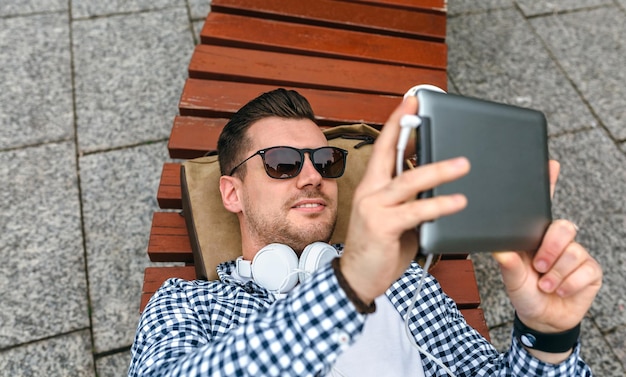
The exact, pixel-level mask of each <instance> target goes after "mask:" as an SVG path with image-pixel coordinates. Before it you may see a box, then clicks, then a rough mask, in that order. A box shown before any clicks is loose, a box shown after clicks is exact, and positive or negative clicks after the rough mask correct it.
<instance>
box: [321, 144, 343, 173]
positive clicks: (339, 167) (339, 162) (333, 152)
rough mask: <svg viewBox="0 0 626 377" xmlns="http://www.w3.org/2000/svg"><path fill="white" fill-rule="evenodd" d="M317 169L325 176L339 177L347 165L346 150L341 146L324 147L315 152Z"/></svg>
mask: <svg viewBox="0 0 626 377" xmlns="http://www.w3.org/2000/svg"><path fill="white" fill-rule="evenodd" d="M313 161H314V164H315V169H316V170H317V171H318V172H319V173H320V175H321V176H322V177H324V178H339V177H341V176H342V175H343V172H344V170H345V167H346V159H345V154H344V152H343V151H342V150H341V149H339V148H334V147H324V148H320V149H317V150H316V151H315V152H314V153H313Z"/></svg>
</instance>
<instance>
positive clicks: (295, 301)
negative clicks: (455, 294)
mask: <svg viewBox="0 0 626 377" xmlns="http://www.w3.org/2000/svg"><path fill="white" fill-rule="evenodd" d="M234 268H235V263H234V262H227V263H224V264H222V265H220V266H218V275H219V277H220V281H184V280H181V279H170V280H168V281H166V282H165V283H164V285H163V286H162V287H161V288H160V289H159V290H158V292H156V293H155V295H154V296H153V297H152V299H151V300H150V302H149V303H148V305H147V306H146V308H145V310H144V312H143V314H142V317H141V320H140V323H139V327H138V329H137V334H136V336H135V341H134V343H133V346H132V350H131V352H132V361H131V365H130V369H129V372H128V375H129V376H200V375H202V376H324V375H326V374H327V373H328V372H329V371H330V370H331V368H332V366H333V364H334V363H335V361H336V360H337V357H338V356H339V355H340V354H341V352H342V350H345V349H346V348H347V347H349V346H350V345H351V344H352V343H353V342H354V341H355V339H357V337H358V336H359V334H360V332H361V331H362V329H363V324H364V321H365V319H366V317H367V316H366V315H362V314H359V313H358V312H357V311H356V310H355V307H354V305H353V304H352V303H351V302H350V301H349V300H348V298H347V297H346V295H345V292H344V291H343V290H342V288H341V287H340V286H339V284H338V282H337V279H336V277H335V275H334V273H333V271H332V268H331V267H330V266H326V267H323V268H321V269H320V270H318V271H316V273H315V274H313V276H312V278H310V279H308V280H307V281H306V282H305V283H303V284H301V285H300V286H298V287H296V288H294V290H292V291H291V292H290V293H289V294H288V295H287V297H286V298H283V299H276V298H275V297H274V295H273V294H271V293H269V292H268V291H267V290H265V289H263V288H261V287H260V286H259V285H257V284H256V283H254V282H251V281H250V282H246V283H244V282H241V281H238V280H235V279H233V278H231V277H230V275H231V273H232V271H233V270H234ZM422 273H423V270H422V269H421V268H420V267H419V265H417V264H416V263H413V264H411V266H410V267H409V268H408V269H407V271H406V272H405V273H404V275H403V276H402V277H401V278H400V279H399V280H398V281H396V282H395V283H394V284H393V285H392V286H391V287H390V288H389V290H388V291H387V292H386V295H387V297H388V298H389V300H390V301H391V303H392V304H393V306H394V307H395V308H396V309H397V310H398V312H399V313H400V315H401V316H402V318H404V317H405V315H406V311H407V310H408V306H409V305H410V301H411V299H412V297H413V292H414V291H415V288H416V286H417V283H418V282H419V278H420V276H421V274H422ZM410 329H411V332H412V333H413V336H414V337H415V340H416V341H417V343H418V344H420V345H421V346H423V347H425V348H426V349H427V350H428V351H429V352H430V353H431V354H433V355H434V356H435V357H437V358H439V359H440V360H441V361H442V362H443V363H445V364H446V365H448V366H449V368H451V369H452V371H453V372H454V373H455V375H456V376H459V377H460V376H591V375H592V374H591V371H590V370H589V368H588V366H587V365H586V364H585V363H584V362H583V361H582V360H581V359H580V358H579V349H580V346H576V348H575V350H574V352H573V354H572V355H571V356H570V357H569V358H568V359H567V360H566V361H564V362H563V363H561V364H559V365H551V364H546V363H543V362H541V361H539V360H537V359H535V358H533V357H532V356H531V355H530V354H529V353H528V352H526V351H525V350H524V348H523V347H522V346H521V345H520V344H519V343H518V342H517V340H515V339H514V338H513V341H512V345H511V347H510V349H509V351H508V352H506V353H503V354H499V353H498V352H497V351H496V350H495V349H494V348H493V346H492V345H491V344H490V343H489V342H487V340H486V339H485V338H483V337H482V336H481V335H480V334H479V333H478V332H476V331H475V330H474V329H473V328H472V327H470V326H469V325H467V323H466V322H465V320H464V319H463V317H462V315H461V313H460V312H459V310H458V309H457V307H456V305H455V303H454V301H452V299H450V298H449V297H448V296H447V295H445V294H444V293H443V291H442V290H441V287H440V286H439V284H438V283H437V281H436V280H435V279H434V278H433V277H432V276H430V275H427V278H426V280H425V283H424V286H423V287H422V290H421V292H420V298H419V300H418V301H417V304H416V308H415V309H414V310H413V314H412V316H411V318H410ZM422 362H423V367H424V371H425V374H426V376H446V373H445V372H444V371H443V370H441V369H440V368H438V367H437V365H436V364H435V363H433V362H432V361H431V360H429V359H428V358H426V357H424V356H422Z"/></svg>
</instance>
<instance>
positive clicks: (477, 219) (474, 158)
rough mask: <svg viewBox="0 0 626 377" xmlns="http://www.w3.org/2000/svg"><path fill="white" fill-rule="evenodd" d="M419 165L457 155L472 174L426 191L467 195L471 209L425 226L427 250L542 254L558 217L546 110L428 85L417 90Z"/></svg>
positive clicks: (421, 231) (422, 240)
mask: <svg viewBox="0 0 626 377" xmlns="http://www.w3.org/2000/svg"><path fill="white" fill-rule="evenodd" d="M417 98H418V100H419V111H418V115H419V117H420V118H421V119H422V125H421V126H420V127H419V128H418V131H417V141H416V143H417V145H416V150H417V157H418V163H419V164H428V163H431V162H437V161H442V160H446V159H450V158H454V157H458V156H465V157H467V158H468V159H469V161H470V164H471V170H470V172H469V173H468V175H467V176H465V177H463V178H461V179H459V180H457V181H454V182H450V183H446V184H443V185H441V186H438V187H435V188H434V189H432V190H430V191H428V192H423V193H420V195H419V197H420V198H427V197H433V196H438V195H447V194H453V193H462V194H464V195H465V196H466V197H467V207H466V208H465V209H464V210H462V211H461V212H458V213H456V214H453V215H449V216H444V217H441V218H439V219H436V220H434V221H431V222H426V223H423V224H422V225H421V226H420V227H419V238H420V249H421V252H422V253H424V254H457V253H469V252H483V251H485V252H493V251H507V250H515V251H535V250H537V248H538V247H539V245H540V243H541V240H542V238H543V235H544V233H545V231H546V229H547V227H548V225H549V224H550V222H551V221H552V213H551V201H550V182H549V172H548V145H547V140H548V136H547V122H546V118H545V116H544V114H543V113H541V112H539V111H536V110H532V109H526V108H520V107H516V106H511V105H505V104H501V103H495V102H490V101H484V100H480V99H476V98H470V97H464V96H459V95H453V94H443V93H437V92H433V91H428V90H420V91H418V93H417Z"/></svg>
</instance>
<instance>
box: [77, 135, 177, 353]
mask: <svg viewBox="0 0 626 377" xmlns="http://www.w3.org/2000/svg"><path fill="white" fill-rule="evenodd" d="M166 159H167V147H166V144H165V143H155V144H151V145H144V146H140V147H136V148H129V149H123V150H118V151H112V152H107V153H97V154H91V155H88V156H84V157H82V158H81V159H80V169H81V182H82V197H83V214H84V215H83V217H84V224H85V234H86V244H87V262H88V269H89V279H90V282H91V284H90V294H91V295H90V297H91V304H92V324H93V334H94V342H95V350H96V352H97V353H99V352H106V351H109V350H112V349H117V348H121V347H126V346H129V345H130V344H131V343H132V341H133V337H134V334H135V330H136V328H137V322H138V320H139V300H140V296H141V285H142V282H143V273H144V268H145V267H146V266H147V265H148V264H149V262H148V257H147V254H146V248H147V245H148V236H149V234H150V224H151V221H152V213H153V211H154V210H156V209H157V204H156V192H157V188H158V184H159V179H160V175H161V168H162V165H163V162H164V161H165V160H166Z"/></svg>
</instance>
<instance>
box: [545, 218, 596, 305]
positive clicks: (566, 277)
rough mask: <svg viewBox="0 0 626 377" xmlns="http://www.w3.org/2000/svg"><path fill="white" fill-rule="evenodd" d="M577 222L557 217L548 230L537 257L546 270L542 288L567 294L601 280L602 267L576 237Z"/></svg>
mask: <svg viewBox="0 0 626 377" xmlns="http://www.w3.org/2000/svg"><path fill="white" fill-rule="evenodd" d="M576 233H577V229H576V226H575V225H574V224H573V223H571V222H569V221H566V220H558V221H555V222H554V223H553V224H552V225H551V226H550V227H549V228H548V231H547V232H546V235H545V236H544V240H543V243H542V244H541V246H540V248H539V250H538V251H537V255H536V256H535V258H534V260H533V265H534V267H535V269H536V270H537V271H538V272H539V273H542V274H543V276H541V278H540V279H539V282H538V285H539V289H541V290H542V291H544V292H546V293H556V294H557V295H559V296H561V297H566V296H570V295H573V294H575V293H577V292H579V291H580V290H582V289H585V288H586V287H588V286H590V285H594V284H597V286H598V287H599V284H600V282H601V280H602V270H601V268H600V266H599V265H598V263H597V262H596V261H595V260H594V259H593V258H592V257H591V256H590V255H589V253H588V252H587V250H585V248H583V247H582V246H581V245H580V244H578V243H577V242H575V241H574V238H575V237H576Z"/></svg>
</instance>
